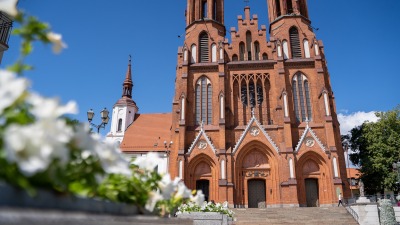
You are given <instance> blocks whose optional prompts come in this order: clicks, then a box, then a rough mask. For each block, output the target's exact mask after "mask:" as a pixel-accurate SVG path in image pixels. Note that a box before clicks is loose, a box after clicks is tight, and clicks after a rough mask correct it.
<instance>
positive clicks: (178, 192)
mask: <svg viewBox="0 0 400 225" xmlns="http://www.w3.org/2000/svg"><path fill="white" fill-rule="evenodd" d="M160 160H161V159H160V158H159V157H158V155H157V154H155V153H149V154H147V156H142V157H139V158H137V159H136V160H135V161H134V162H133V164H135V165H137V166H138V167H139V168H140V169H142V170H144V171H154V168H155V167H156V166H157V163H158V162H160ZM157 187H158V188H157V190H156V191H154V192H152V193H150V196H149V199H148V201H147V203H146V209H147V210H150V211H153V210H154V208H155V207H157V209H158V210H159V211H160V213H162V214H166V213H172V212H173V211H174V210H175V209H176V208H177V207H178V206H179V205H181V204H182V203H183V202H188V201H189V202H191V204H195V205H200V204H201V203H202V202H203V201H204V194H203V193H202V191H201V190H199V191H197V193H196V195H193V193H192V191H191V190H190V189H188V188H187V187H186V185H185V184H184V183H183V181H181V179H179V178H178V177H176V178H175V179H174V180H172V179H171V176H170V175H169V174H165V175H164V176H163V177H162V178H161V179H160V180H159V181H158V182H157Z"/></svg>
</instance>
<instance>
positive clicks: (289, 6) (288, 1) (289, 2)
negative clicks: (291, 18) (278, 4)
mask: <svg viewBox="0 0 400 225" xmlns="http://www.w3.org/2000/svg"><path fill="white" fill-rule="evenodd" d="M286 6H287V13H288V14H291V13H293V4H292V0H286Z"/></svg>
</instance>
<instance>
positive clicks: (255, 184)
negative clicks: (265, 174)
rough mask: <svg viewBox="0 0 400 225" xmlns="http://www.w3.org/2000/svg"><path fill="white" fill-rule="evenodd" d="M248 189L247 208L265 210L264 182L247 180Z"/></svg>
mask: <svg viewBox="0 0 400 225" xmlns="http://www.w3.org/2000/svg"><path fill="white" fill-rule="evenodd" d="M247 187H248V192H247V195H248V199H249V202H248V207H249V208H265V201H266V195H265V180H249V181H248V182H247Z"/></svg>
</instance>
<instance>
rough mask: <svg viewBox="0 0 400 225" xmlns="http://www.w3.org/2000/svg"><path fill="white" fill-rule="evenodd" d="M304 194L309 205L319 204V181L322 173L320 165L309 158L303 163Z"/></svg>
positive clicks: (316, 205) (315, 205)
mask: <svg viewBox="0 0 400 225" xmlns="http://www.w3.org/2000/svg"><path fill="white" fill-rule="evenodd" d="M302 172H303V177H304V190H305V193H304V196H305V200H306V206H307V207H318V206H319V194H320V193H319V183H318V179H319V177H320V175H321V171H320V166H319V165H318V163H317V162H315V161H314V160H312V159H308V160H307V161H306V162H305V163H304V165H303V171H302Z"/></svg>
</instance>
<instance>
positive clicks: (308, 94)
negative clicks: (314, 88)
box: [304, 80, 312, 120]
mask: <svg viewBox="0 0 400 225" xmlns="http://www.w3.org/2000/svg"><path fill="white" fill-rule="evenodd" d="M304 91H305V94H306V104H307V117H308V119H309V120H311V119H312V113H311V100H310V89H309V87H308V80H305V81H304Z"/></svg>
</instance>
